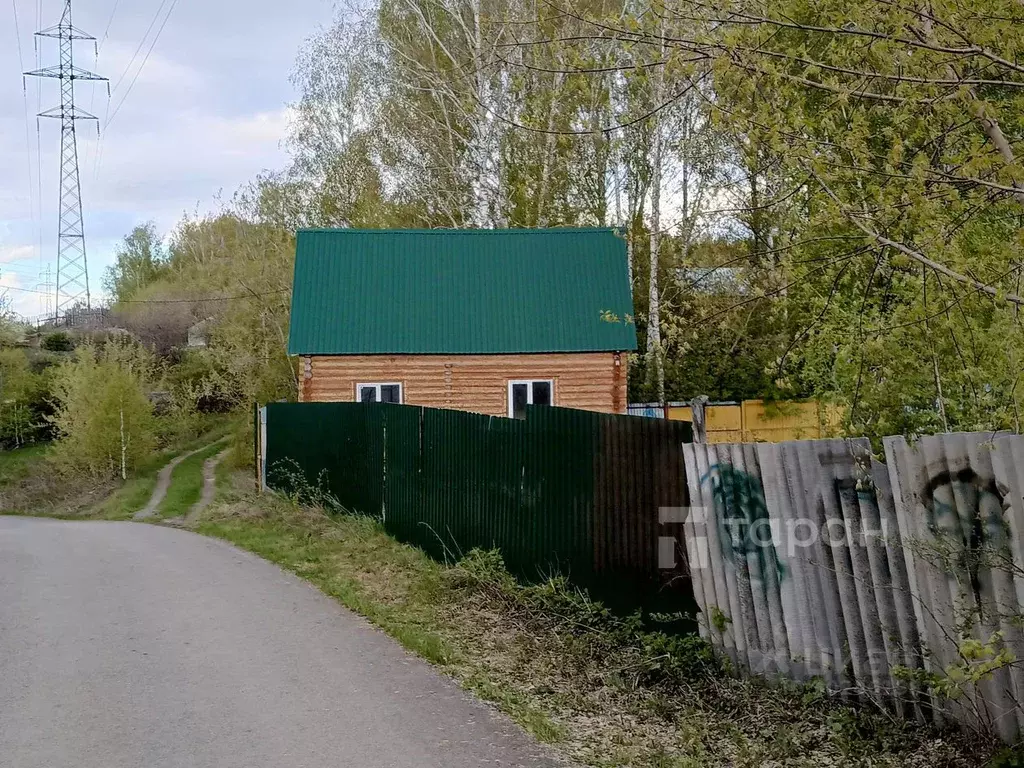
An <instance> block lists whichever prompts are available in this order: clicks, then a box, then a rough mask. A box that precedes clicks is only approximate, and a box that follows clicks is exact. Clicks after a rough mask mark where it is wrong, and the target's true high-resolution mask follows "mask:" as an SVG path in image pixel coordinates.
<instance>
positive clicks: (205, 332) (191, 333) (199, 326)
mask: <svg viewBox="0 0 1024 768" xmlns="http://www.w3.org/2000/svg"><path fill="white" fill-rule="evenodd" d="M209 327H210V318H207V319H206V320H201V321H200V322H198V323H196V324H195V325H193V326H190V327H189V329H188V346H189V348H190V349H204V348H206V346H207V345H208V344H209V341H210V335H209Z"/></svg>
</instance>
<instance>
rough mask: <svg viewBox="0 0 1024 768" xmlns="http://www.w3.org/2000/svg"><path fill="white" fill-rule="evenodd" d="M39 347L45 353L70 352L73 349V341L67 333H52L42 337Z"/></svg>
mask: <svg viewBox="0 0 1024 768" xmlns="http://www.w3.org/2000/svg"><path fill="white" fill-rule="evenodd" d="M40 346H41V347H42V348H43V349H45V350H46V351H47V352H72V351H74V349H75V340H74V339H72V338H71V334H69V333H68V332H67V331H54V332H53V333H48V334H46V335H45V336H44V337H43V340H42V342H41V343H40Z"/></svg>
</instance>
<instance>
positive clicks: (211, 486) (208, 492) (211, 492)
mask: <svg viewBox="0 0 1024 768" xmlns="http://www.w3.org/2000/svg"><path fill="white" fill-rule="evenodd" d="M229 450H230V449H229V448H225V449H224V450H223V451H221V452H220V453H218V454H217V455H216V456H211V457H210V458H208V459H207V460H206V461H205V462H203V495H202V496H200V497H199V501H197V502H196V503H195V504H193V505H192V509H190V510H189V512H188V517H186V518H185V524H186V525H189V524H191V523H194V522H195V521H196V519H197V518H198V517H199V515H201V514H202V512H203V510H204V509H206V508H207V507H208V506H210V505H211V504H212V503H213V499H214V497H215V496H216V495H217V465H218V464H220V463H221V461H223V459H224V457H225V456H227V454H228V451H229Z"/></svg>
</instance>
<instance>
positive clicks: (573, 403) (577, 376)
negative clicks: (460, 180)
mask: <svg viewBox="0 0 1024 768" xmlns="http://www.w3.org/2000/svg"><path fill="white" fill-rule="evenodd" d="M300 370H301V371H302V374H303V386H302V390H301V392H300V400H301V401H302V402H310V403H329V402H353V401H355V399H356V385H357V384H393V383H394V384H401V385H402V396H403V402H404V403H405V404H407V405H422V406H427V407H430V408H448V409H455V410H461V411H472V412H475V413H484V414H489V415H492V416H507V415H508V382H509V381H516V380H541V379H552V380H554V382H555V386H554V403H553V405H556V406H560V407H563V408H579V409H582V410H588V411H600V412H604V413H625V412H626V355H625V354H618V353H613V352H586V353H559V354H530V355H345V356H338V357H327V356H318V357H305V358H303V359H302V365H301V368H300Z"/></svg>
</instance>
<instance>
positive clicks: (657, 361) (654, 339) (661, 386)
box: [647, 68, 665, 403]
mask: <svg viewBox="0 0 1024 768" xmlns="http://www.w3.org/2000/svg"><path fill="white" fill-rule="evenodd" d="M663 81H664V72H663V70H662V69H660V68H659V69H658V70H657V72H656V74H655V80H654V96H653V102H654V108H655V109H657V108H658V107H660V106H661V101H662V85H663ZM652 119H653V120H654V126H653V138H652V147H651V270H650V272H651V273H650V277H649V279H648V293H647V300H648V310H647V363H648V371H649V372H650V371H653V374H654V386H655V394H656V395H657V400H658V402H659V403H663V402H664V401H665V365H664V360H663V358H662V348H661V291H660V289H659V286H658V272H659V269H658V265H659V264H660V258H659V257H660V254H661V164H662V159H663V154H664V148H663V146H662V144H663V142H662V119H661V113H660V112H658V113H656V114H655V115H654V117H653V118H652Z"/></svg>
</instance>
